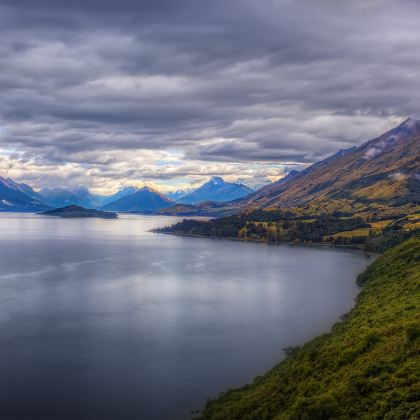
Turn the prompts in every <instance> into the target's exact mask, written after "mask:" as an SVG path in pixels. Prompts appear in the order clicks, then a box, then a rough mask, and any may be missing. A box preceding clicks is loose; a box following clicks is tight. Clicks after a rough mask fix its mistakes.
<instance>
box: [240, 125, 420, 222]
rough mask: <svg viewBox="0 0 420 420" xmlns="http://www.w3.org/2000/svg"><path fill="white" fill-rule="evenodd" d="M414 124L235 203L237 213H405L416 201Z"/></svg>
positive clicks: (419, 159)
mask: <svg viewBox="0 0 420 420" xmlns="http://www.w3.org/2000/svg"><path fill="white" fill-rule="evenodd" d="M419 171H420V121H416V120H412V119H409V120H407V121H405V122H404V123H402V124H401V125H400V126H398V127H396V128H394V129H392V130H390V131H388V132H387V133H385V134H383V135H382V136H380V137H378V138H376V139H373V140H370V141H368V142H367V143H365V144H363V145H361V146H360V147H353V148H351V149H348V150H341V151H339V152H338V153H336V154H335V155H333V156H330V157H328V158H327V159H325V160H323V161H320V162H317V163H315V164H313V165H312V166H310V167H308V168H306V169H305V170H303V171H302V172H299V173H297V174H295V175H294V176H291V177H287V179H286V178H285V180H280V181H279V182H274V183H272V184H269V185H267V186H266V187H264V188H262V189H260V190H258V191H256V192H255V193H254V194H251V195H250V196H248V197H247V198H246V199H245V200H243V201H240V202H238V203H236V206H237V207H238V212H243V211H252V210H254V209H256V208H258V209H261V208H262V209H274V208H289V209H291V208H295V207H298V208H300V209H302V210H303V211H304V212H305V214H306V215H321V214H329V213H332V212H334V211H345V212H349V213H352V214H354V215H356V216H363V215H366V214H375V213H380V214H382V215H385V214H388V215H397V214H399V213H411V211H410V207H411V205H412V203H418V202H419V200H420V179H419Z"/></svg>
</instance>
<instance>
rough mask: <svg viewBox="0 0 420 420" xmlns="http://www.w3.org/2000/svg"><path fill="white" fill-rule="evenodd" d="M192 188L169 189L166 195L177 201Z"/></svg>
mask: <svg viewBox="0 0 420 420" xmlns="http://www.w3.org/2000/svg"><path fill="white" fill-rule="evenodd" d="M191 192H192V190H177V191H171V192H169V193H167V194H165V195H166V197H168V198H169V199H170V200H174V201H179V200H180V199H181V198H182V197H185V196H186V195H187V194H190V193H191Z"/></svg>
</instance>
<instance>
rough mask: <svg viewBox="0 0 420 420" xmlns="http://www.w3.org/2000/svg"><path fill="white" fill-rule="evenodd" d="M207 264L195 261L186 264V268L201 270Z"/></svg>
mask: <svg viewBox="0 0 420 420" xmlns="http://www.w3.org/2000/svg"><path fill="white" fill-rule="evenodd" d="M205 266H206V264H205V263H202V262H195V263H190V264H186V265H185V268H186V269H187V270H190V271H196V270H201V269H203V268H204V267H205Z"/></svg>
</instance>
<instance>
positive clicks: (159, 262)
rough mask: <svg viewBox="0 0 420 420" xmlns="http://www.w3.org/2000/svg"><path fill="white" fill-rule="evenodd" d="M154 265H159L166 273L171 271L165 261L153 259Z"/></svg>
mask: <svg viewBox="0 0 420 420" xmlns="http://www.w3.org/2000/svg"><path fill="white" fill-rule="evenodd" d="M152 265H153V266H154V267H158V268H160V269H161V270H162V271H164V272H165V273H169V271H170V270H169V268H168V267H167V265H166V263H165V261H153V262H152Z"/></svg>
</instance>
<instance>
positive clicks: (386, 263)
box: [203, 236, 420, 420]
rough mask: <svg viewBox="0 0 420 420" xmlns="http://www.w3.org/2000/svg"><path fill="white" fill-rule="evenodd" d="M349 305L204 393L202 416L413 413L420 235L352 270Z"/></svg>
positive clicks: (418, 382) (419, 348)
mask: <svg viewBox="0 0 420 420" xmlns="http://www.w3.org/2000/svg"><path fill="white" fill-rule="evenodd" d="M358 281H359V283H360V284H363V285H364V288H363V289H362V291H361V293H360V295H359V297H358V299H357V303H356V305H355V307H354V308H353V310H352V311H351V312H350V313H349V314H347V315H346V316H345V320H344V321H343V322H340V323H338V324H336V325H335V326H334V327H333V329H332V331H331V332H330V333H328V334H325V335H322V336H320V337H317V338H315V339H314V340H312V341H310V342H309V343H307V344H305V345H304V346H303V347H301V348H299V349H289V353H290V354H289V356H288V357H286V359H284V360H283V361H282V362H281V363H280V364H279V365H277V366H276V367H274V368H273V369H272V370H271V371H269V372H268V373H266V374H265V375H264V376H261V377H258V378H256V379H255V381H254V383H252V384H251V385H247V386H245V387H243V388H241V389H236V390H231V391H228V392H226V393H225V394H223V395H221V396H220V397H219V398H218V399H216V400H214V401H210V402H209V403H208V405H207V407H206V408H205V410H204V412H203V418H205V419H224V420H226V419H269V418H270V419H271V418H277V419H311V420H313V419H333V418H334V419H414V418H416V419H418V418H419V415H420V311H419V305H420V236H416V237H415V238H412V239H410V240H408V241H406V242H404V243H402V244H400V245H399V246H397V247H395V248H393V249H391V250H389V251H387V252H386V253H385V254H384V255H383V256H381V257H380V258H379V259H378V260H376V261H375V262H374V263H373V264H372V265H371V266H370V267H368V269H367V270H366V271H365V272H364V273H363V274H362V275H360V276H359V279H358Z"/></svg>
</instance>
